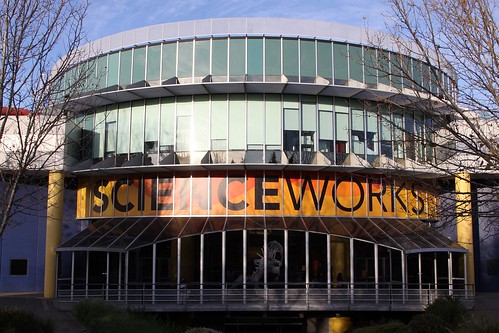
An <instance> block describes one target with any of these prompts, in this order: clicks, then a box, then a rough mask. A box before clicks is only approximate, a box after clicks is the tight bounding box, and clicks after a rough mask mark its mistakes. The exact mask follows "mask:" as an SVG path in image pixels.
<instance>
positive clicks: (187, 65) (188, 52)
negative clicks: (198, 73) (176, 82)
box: [177, 41, 193, 82]
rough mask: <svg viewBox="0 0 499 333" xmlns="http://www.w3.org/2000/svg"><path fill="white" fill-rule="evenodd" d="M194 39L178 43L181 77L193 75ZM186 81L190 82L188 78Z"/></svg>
mask: <svg viewBox="0 0 499 333" xmlns="http://www.w3.org/2000/svg"><path fill="white" fill-rule="evenodd" d="M192 64H193V61H192V41H189V42H180V43H178V69H177V76H178V77H179V78H190V77H192ZM185 82H190V80H187V81H185Z"/></svg>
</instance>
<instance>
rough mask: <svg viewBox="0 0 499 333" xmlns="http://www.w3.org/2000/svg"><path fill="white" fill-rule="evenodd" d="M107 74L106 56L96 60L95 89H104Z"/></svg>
mask: <svg viewBox="0 0 499 333" xmlns="http://www.w3.org/2000/svg"><path fill="white" fill-rule="evenodd" d="M106 74H107V56H103V57H100V58H99V59H98V60H97V86H96V88H97V89H101V88H105V87H106Z"/></svg>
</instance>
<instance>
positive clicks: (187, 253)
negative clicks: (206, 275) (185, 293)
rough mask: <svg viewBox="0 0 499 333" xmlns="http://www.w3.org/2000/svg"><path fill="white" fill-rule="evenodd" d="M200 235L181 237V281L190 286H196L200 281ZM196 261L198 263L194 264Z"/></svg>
mask: <svg viewBox="0 0 499 333" xmlns="http://www.w3.org/2000/svg"><path fill="white" fill-rule="evenodd" d="M200 238H201V237H200V236H199V235H197V236H190V237H184V238H181V239H180V240H181V242H182V244H181V250H180V251H181V252H180V254H181V258H180V260H181V267H180V276H181V279H180V281H181V283H185V284H187V287H188V288H196V287H198V286H199V285H198V284H199V281H200V269H199V262H200V260H201V259H200V258H199V255H200V249H199V247H200ZM193 263H196V264H193Z"/></svg>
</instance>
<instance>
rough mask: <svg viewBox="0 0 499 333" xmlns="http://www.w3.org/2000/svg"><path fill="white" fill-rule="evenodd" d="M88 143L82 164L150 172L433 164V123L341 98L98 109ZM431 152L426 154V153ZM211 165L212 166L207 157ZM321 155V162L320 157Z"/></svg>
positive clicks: (214, 98) (87, 120) (245, 98)
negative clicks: (116, 162) (229, 166)
mask: <svg viewBox="0 0 499 333" xmlns="http://www.w3.org/2000/svg"><path fill="white" fill-rule="evenodd" d="M77 122H78V123H80V124H83V128H82V129H81V130H82V131H83V133H85V134H83V135H87V140H86V141H85V145H84V146H83V149H82V150H78V151H75V152H74V155H75V157H77V158H78V159H79V160H80V161H82V160H85V159H87V158H92V159H94V161H98V160H99V159H103V158H109V157H114V156H123V157H125V158H126V159H128V158H130V157H131V156H134V155H136V154H145V155H147V157H148V158H149V159H148V160H147V162H146V163H147V164H167V160H168V158H167V157H168V156H169V154H171V153H173V152H176V153H177V155H178V156H179V159H178V160H172V161H171V162H172V163H180V164H218V163H278V164H324V165H329V164H333V165H343V164H344V163H345V159H346V158H347V156H348V155H349V154H350V153H353V154H355V156H356V157H358V158H360V159H362V160H365V161H367V162H369V163H375V164H376V163H378V164H377V166H378V167H392V166H390V165H388V164H386V165H383V164H382V162H381V156H384V157H387V158H389V159H393V160H395V161H401V160H405V159H410V160H413V161H417V162H421V163H424V162H426V161H430V162H431V161H433V158H434V153H433V148H432V147H431V146H429V145H426V141H427V140H426V139H427V135H430V133H432V129H431V127H429V126H431V119H430V118H426V117H425V116H424V115H423V114H422V113H420V112H418V111H413V110H407V109H402V108H394V107H392V106H390V105H387V104H379V103H376V104H375V105H370V104H369V103H367V104H366V103H364V102H363V101H361V100H357V99H346V98H341V97H335V98H333V97H327V96H309V95H280V94H218V95H196V96H178V97H163V98H156V99H148V100H136V101H132V102H123V103H119V104H114V105H109V106H107V107H99V108H97V109H96V110H95V112H88V113H86V114H85V115H84V116H82V118H80V119H78V120H77ZM425 147H426V148H425ZM207 153H209V155H210V157H209V158H207V157H206V154H207ZM319 153H320V154H319Z"/></svg>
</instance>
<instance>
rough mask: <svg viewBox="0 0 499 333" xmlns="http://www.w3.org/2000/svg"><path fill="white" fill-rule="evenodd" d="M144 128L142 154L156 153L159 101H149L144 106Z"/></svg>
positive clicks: (157, 147) (157, 146)
mask: <svg viewBox="0 0 499 333" xmlns="http://www.w3.org/2000/svg"><path fill="white" fill-rule="evenodd" d="M145 121H146V126H145V140H144V141H145V143H144V145H145V146H144V152H146V153H148V154H154V153H157V152H158V149H159V145H158V124H159V99H151V100H148V101H147V104H146V120H145Z"/></svg>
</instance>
